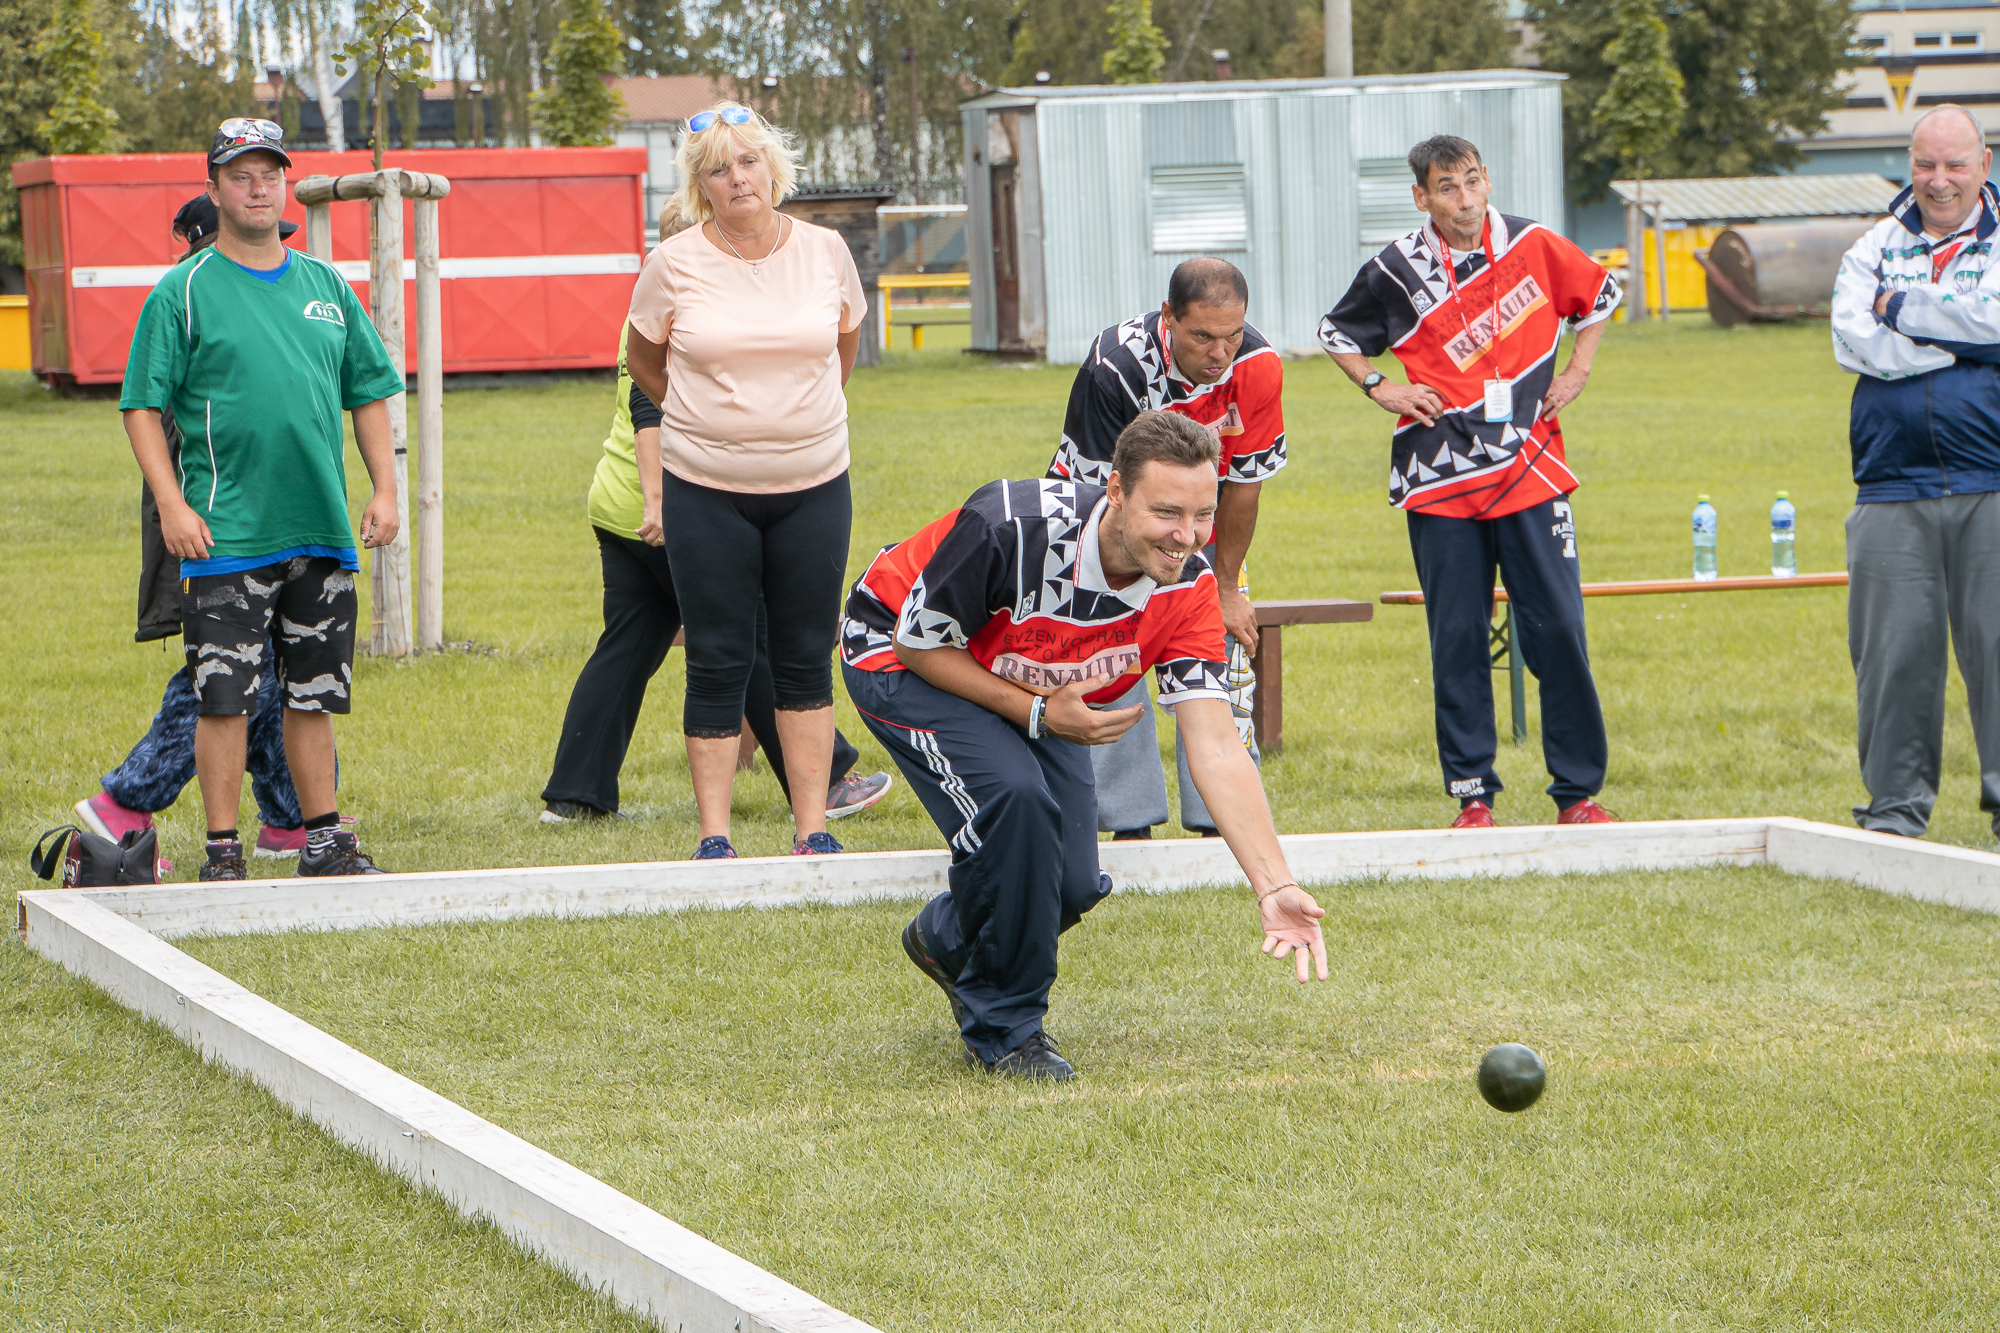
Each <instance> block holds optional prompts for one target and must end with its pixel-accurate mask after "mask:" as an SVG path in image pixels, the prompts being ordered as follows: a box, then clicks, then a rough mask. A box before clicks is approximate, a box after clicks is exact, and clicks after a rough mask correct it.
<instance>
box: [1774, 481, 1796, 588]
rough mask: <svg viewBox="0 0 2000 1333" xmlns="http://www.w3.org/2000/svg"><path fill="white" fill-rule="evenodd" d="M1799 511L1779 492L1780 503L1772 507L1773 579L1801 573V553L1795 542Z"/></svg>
mask: <svg viewBox="0 0 2000 1333" xmlns="http://www.w3.org/2000/svg"><path fill="white" fill-rule="evenodd" d="M1797 524H1798V511H1797V510H1795V509H1793V508H1792V502H1791V501H1790V500H1788V499H1787V498H1785V493H1784V492H1783V491H1779V492H1778V502H1777V503H1776V504H1774V505H1772V506H1771V577H1772V578H1774V579H1788V578H1791V577H1793V576H1794V575H1796V574H1797V573H1798V572H1799V552H1798V546H1797V543H1796V541H1795V538H1796V536H1797V533H1796V531H1795V529H1796V527H1797Z"/></svg>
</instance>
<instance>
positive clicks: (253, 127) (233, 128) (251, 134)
mask: <svg viewBox="0 0 2000 1333" xmlns="http://www.w3.org/2000/svg"><path fill="white" fill-rule="evenodd" d="M215 132H216V133H217V134H220V135H222V136H223V137H225V138H227V139H229V140H230V141H232V142H234V143H239V144H242V143H252V142H257V141H269V142H272V143H282V142H284V138H285V127H284V126H282V125H280V124H278V123H277V122H276V121H271V120H253V119H250V118H248V117H243V116H239V117H237V118H236V119H234V120H225V121H223V122H222V124H221V125H219V126H217V127H216V131H215Z"/></svg>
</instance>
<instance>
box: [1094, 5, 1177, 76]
mask: <svg viewBox="0 0 2000 1333" xmlns="http://www.w3.org/2000/svg"><path fill="white" fill-rule="evenodd" d="M1104 12H1105V17H1106V19H1107V20H1108V31H1107V32H1106V36H1107V37H1108V38H1109V39H1110V40H1109V43H1108V48H1107V49H1106V51H1105V52H1104V62H1103V63H1104V72H1105V73H1106V74H1107V75H1109V76H1110V77H1111V81H1112V82H1113V83H1156V82H1158V81H1159V78H1160V71H1161V70H1162V69H1164V68H1165V67H1166V63H1167V35H1166V34H1165V33H1163V32H1161V31H1160V30H1159V29H1158V28H1156V27H1154V26H1153V0H1111V3H1110V4H1109V5H1107V6H1105V10H1104Z"/></svg>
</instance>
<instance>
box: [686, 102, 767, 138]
mask: <svg viewBox="0 0 2000 1333" xmlns="http://www.w3.org/2000/svg"><path fill="white" fill-rule="evenodd" d="M755 118H756V117H755V114H754V113H753V112H751V111H750V110H749V109H748V108H747V107H740V106H726V107H723V108H722V109H721V110H720V111H697V112H695V113H694V114H693V115H692V116H689V117H688V133H689V134H700V133H701V132H702V131H703V130H705V129H707V128H708V127H709V126H711V125H713V124H715V122H716V121H718V120H719V121H721V122H722V123H723V124H725V125H748V124H749V123H750V122H751V121H752V120H753V119H755Z"/></svg>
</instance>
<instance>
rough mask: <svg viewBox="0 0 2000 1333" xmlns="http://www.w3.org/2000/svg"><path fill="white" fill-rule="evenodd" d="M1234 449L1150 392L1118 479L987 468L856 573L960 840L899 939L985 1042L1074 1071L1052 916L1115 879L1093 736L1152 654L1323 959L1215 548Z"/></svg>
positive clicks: (863, 701) (1203, 775)
mask: <svg viewBox="0 0 2000 1333" xmlns="http://www.w3.org/2000/svg"><path fill="white" fill-rule="evenodd" d="M1215 463H1216V445H1215V439H1214V437H1213V436H1212V435H1210V434H1209V433H1208V432H1207V431H1206V430H1204V429H1202V428H1201V427H1200V426H1198V425H1196V424H1195V423H1194V422H1191V421H1189V420H1188V419H1187V418H1185V417H1179V416H1174V415H1171V414H1168V413H1164V412H1147V413H1143V414H1142V415H1140V416H1139V417H1138V418H1137V419H1136V420H1134V421H1133V422H1132V424H1131V425H1129V426H1127V427H1126V428H1125V430H1124V431H1123V433H1121V434H1120V436H1119V437H1118V444H1117V448H1116V451H1115V454H1114V459H1113V467H1112V470H1111V473H1110V475H1109V476H1108V477H1107V478H1106V484H1105V485H1103V486H1095V485H1090V484H1088V483H1083V482H1076V481H1062V480H1051V479H1043V480H1038V481H995V482H991V483H988V484H987V485H985V486H982V487H980V488H979V489H978V490H977V491H975V492H973V494H972V496H971V498H969V499H968V500H967V501H966V502H965V504H964V505H962V506H961V507H959V508H958V509H955V510H953V511H952V512H951V513H949V514H946V515H945V516H944V517H943V518H940V519H938V520H937V521H936V522H934V523H931V524H929V525H928V526H926V527H925V528H923V529H922V530H920V531H919V532H917V533H916V534H915V535H914V536H912V537H910V538H909V539H908V540H906V541H903V542H899V543H897V544H896V545H894V546H889V547H886V548H884V549H883V551H882V553H881V554H880V555H878V556H876V557H875V560H874V562H873V563H872V564H870V565H869V567H868V572H867V573H866V574H864V575H862V577H861V579H860V580H859V581H858V582H857V583H856V584H855V585H854V589H853V591H852V593H850V594H849V596H848V599H847V619H846V623H845V624H844V625H843V626H842V628H841V661H842V669H843V674H844V676H845V678H846V682H847V693H848V697H849V698H850V699H852V700H853V701H854V706H855V707H856V708H857V709H859V710H860V712H861V716H862V719H863V720H864V721H865V722H866V724H867V726H868V729H869V730H870V731H871V732H873V733H874V734H875V737H876V739H878V740H880V741H881V742H882V744H883V745H884V746H885V747H886V748H887V749H888V751H889V753H890V754H892V755H893V756H895V760H896V764H897V766H898V767H899V768H901V769H902V770H903V773H904V775H905V776H906V777H907V778H908V779H909V781H910V785H911V786H912V788H913V789H914V790H915V791H916V793H917V796H918V798H919V799H920V800H922V801H923V803H924V808H925V810H927V811H928V812H929V813H930V816H931V818H932V819H933V820H934V821H935V822H936V823H937V826H938V828H939V829H940V830H942V831H943V833H944V835H945V839H946V841H947V842H949V844H950V846H951V854H952V864H951V871H950V875H949V881H950V884H951V888H950V890H949V891H948V892H946V893H943V894H940V895H938V897H937V898H935V899H933V900H932V901H931V902H930V903H928V904H927V905H926V906H925V907H924V909H923V911H921V912H919V913H918V914H917V917H916V919H915V920H914V921H912V922H910V924H909V926H908V927H907V928H906V929H905V930H904V931H903V947H904V949H905V950H906V951H907V952H908V953H909V955H910V958H911V961H913V962H914V963H916V965H917V966H918V967H919V968H921V969H922V970H923V972H924V973H925V975H927V976H929V977H930V978H931V980H933V981H935V982H936V983H937V984H938V985H939V986H940V987H942V988H943V989H944V992H945V994H946V995H947V996H948V997H949V998H950V1000H951V1007H952V1013H953V1016H954V1017H955V1018H956V1019H957V1020H958V1029H959V1035H960V1036H961V1037H962V1038H963V1039H964V1042H965V1058H966V1062H967V1063H968V1064H973V1065H977V1066H979V1067H982V1068H985V1069H988V1070H991V1071H993V1072H996V1073H1002V1074H1009V1075H1014V1076H1018V1077H1023V1078H1045V1079H1057V1080H1062V1079H1068V1078H1072V1077H1074V1076H1075V1071H1074V1070H1073V1069H1072V1068H1071V1066H1070V1064H1069V1062H1068V1061H1067V1060H1065V1059H1064V1058H1063V1057H1062V1055H1061V1053H1060V1052H1059V1051H1058V1050H1057V1049H1056V1045H1055V1042H1054V1041H1053V1040H1051V1039H1050V1037H1049V1035H1048V1033H1047V1031H1046V1030H1045V1028H1044V1027H1043V1021H1044V1019H1045V1018H1046V1016H1047V1014H1048V1007H1049V990H1050V987H1052V986H1053V985H1054V984H1055V979H1056V937H1057V936H1058V935H1059V934H1061V933H1062V932H1063V931H1064V930H1067V929H1068V928H1069V927H1071V926H1073V925H1075V924H1077V922H1078V921H1079V920H1081V918H1082V917H1083V914H1084V913H1085V912H1088V911H1089V910H1090V909H1091V908H1092V907H1094V906H1096V905H1097V904H1098V903H1099V902H1101V901H1102V900H1103V899H1104V897H1105V896H1106V895H1107V894H1109V893H1110V891H1111V884H1110V879H1109V877H1108V876H1106V875H1104V874H1103V873H1102V872H1100V871H1099V870H1098V866H1097V805H1096V792H1095V787H1094V783H1093V781H1092V777H1091V768H1090V750H1089V748H1088V747H1091V746H1096V745H1106V744H1109V743H1111V742H1113V741H1115V740H1117V739H1118V738H1119V737H1120V736H1122V735H1124V734H1125V732H1126V731H1127V730H1128V729H1129V728H1130V727H1131V726H1132V724H1133V722H1134V721H1136V720H1137V718H1138V717H1139V715H1140V713H1141V711H1142V709H1140V708H1123V709H1113V710H1105V709H1103V708H1102V707H1101V706H1102V705H1105V704H1109V703H1111V702H1113V701H1115V700H1116V699H1117V698H1118V697H1119V696H1120V695H1122V694H1124V693H1125V692H1126V691H1127V690H1128V689H1129V688H1130V683H1131V677H1132V676H1133V675H1135V674H1137V673H1139V672H1143V671H1145V670H1146V669H1147V668H1149V667H1150V668H1152V669H1153V670H1154V672H1155V674H1156V675H1157V677H1158V680H1159V688H1160V704H1161V706H1162V707H1164V708H1167V709H1169V710H1170V711H1172V712H1173V714H1174V717H1175V720H1176V722H1177V723H1178V724H1179V726H1180V729H1181V733H1182V735H1184V736H1185V737H1186V738H1187V748H1188V764H1189V767H1190V769H1191V770H1192V774H1193V778H1194V782H1195V784H1196V785H1197V786H1198V787H1199V788H1200V790H1201V794H1202V798H1203V799H1204V801H1206V803H1207V805H1208V809H1209V811H1210V813H1211V814H1213V815H1214V817H1215V822H1216V827H1217V829H1218V830H1219V831H1220V832H1221V835H1222V837H1223V839H1224V840H1225V841H1226V842H1227V843H1228V845H1229V850H1230V851H1231V853H1232V854H1234V855H1235V857H1236V861H1237V864H1238V865H1239V866H1241V867H1242V868H1243V873H1244V875H1245V876H1246V877H1247V878H1248V879H1249V881H1250V887H1251V889H1252V890H1253V891H1254V892H1255V894H1256V896H1257V907H1258V913H1259V916H1260V918H1261V924H1262V926H1263V931H1264V951H1265V952H1266V953H1269V954H1271V955H1273V956H1274V957H1277V958H1284V957H1286V956H1288V955H1292V956H1295V960H1296V967H1297V970H1298V978H1299V980H1300V981H1305V980H1306V979H1307V977H1308V975H1309V972H1308V961H1309V958H1310V962H1311V963H1312V964H1313V965H1316V967H1317V971H1318V975H1319V977H1320V979H1321V980H1324V979H1325V978H1326V975H1327V968H1326V944H1325V942H1324V940H1323V939H1322V937H1321V934H1320V927H1319V918H1320V917H1322V916H1324V915H1325V912H1324V911H1323V910H1322V909H1321V908H1320V906H1319V904H1318V903H1316V902H1314V901H1313V898H1312V895H1311V894H1309V893H1307V892H1305V891H1304V890H1303V889H1301V888H1299V886H1298V884H1297V883H1296V882H1295V881H1294V880H1293V879H1292V876H1291V874H1290V873H1289V872H1288V871H1287V870H1286V868H1285V857H1284V852H1283V851H1282V850H1281V849H1280V847H1279V845H1278V836H1277V831H1276V830H1275V829H1274V828H1273V826H1272V823H1271V810H1270V807H1269V805H1267V804H1266V803H1265V800H1264V789H1263V786H1262V784H1261V783H1260V782H1259V780H1258V777H1257V769H1256V766H1255V765H1254V764H1253V763H1252V762H1251V760H1250V756H1249V754H1248V753H1247V752H1246V751H1245V750H1244V748H1243V745H1242V743H1241V742H1240V741H1239V740H1238V739H1237V735H1236V725H1235V721H1234V719H1233V717H1232V715H1231V712H1230V708H1229V699H1228V694H1227V692H1226V689H1225V687H1224V681H1223V672H1224V669H1225V662H1224V657H1223V646H1222V615H1221V610H1220V608H1219V606H1218V604H1217V601H1216V596H1215V575H1214V573H1213V572H1212V571H1211V570H1210V569H1209V566H1208V562H1207V561H1206V560H1204V559H1203V558H1202V555H1201V548H1202V546H1203V545H1204V544H1205V543H1206V542H1207V540H1208V537H1209V534H1210V531H1211V529H1212V527H1213V525H1214V521H1215V504H1216V485H1217V481H1216V469H1215ZM1093 705H1098V706H1099V707H1093Z"/></svg>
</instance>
